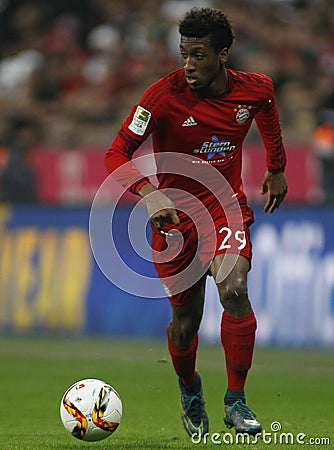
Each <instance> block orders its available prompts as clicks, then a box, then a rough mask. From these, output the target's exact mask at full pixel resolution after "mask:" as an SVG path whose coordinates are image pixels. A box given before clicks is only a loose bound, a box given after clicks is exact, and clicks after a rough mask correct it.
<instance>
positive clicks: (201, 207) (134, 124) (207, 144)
mask: <svg viewBox="0 0 334 450" xmlns="http://www.w3.org/2000/svg"><path fill="white" fill-rule="evenodd" d="M179 32H180V36H181V38H180V55H181V62H182V68H181V69H179V70H176V71H174V72H172V73H170V74H168V75H167V76H165V77H163V78H162V79H160V80H158V81H157V82H156V83H154V84H153V85H151V86H150V87H149V88H148V89H147V90H146V92H144V94H143V95H142V97H141V99H140V101H139V103H138V104H136V105H135V106H134V107H133V109H132V111H131V113H130V115H129V116H128V118H127V119H126V120H125V121H124V122H123V124H122V127H121V129H120V131H119V132H118V134H117V136H116V137H115V139H114V141H113V142H112V144H111V146H110V148H109V150H108V151H107V153H106V157H105V165H106V168H107V170H108V171H109V172H110V173H113V172H114V176H115V177H116V178H117V179H118V181H119V182H120V183H122V184H123V186H124V187H129V188H130V190H131V191H132V192H133V193H136V194H139V195H140V196H142V197H144V199H145V202H146V206H147V210H148V214H149V216H150V219H151V224H152V249H153V253H154V263H155V267H156V269H157V272H158V275H159V278H160V279H161V281H162V283H163V285H164V287H165V290H166V293H167V296H168V298H169V301H170V303H171V307H172V319H171V321H170V323H169V324H168V326H167V339H168V348H169V352H170V355H171V359H172V362H173V365H174V369H175V372H176V374H177V376H178V380H179V387H180V391H181V408H182V419H183V424H184V426H185V429H186V431H187V432H188V434H189V435H190V436H191V435H194V436H195V435H196V436H200V435H201V436H203V435H204V433H207V432H208V430H209V421H208V416H207V413H206V409H205V401H204V398H203V390H202V382H201V378H200V375H199V373H198V372H197V371H196V352H197V346H198V330H199V327H200V323H201V319H202V314H203V304H204V296H205V281H206V277H207V276H208V275H209V276H212V277H213V278H214V280H215V282H216V284H217V288H218V292H219V297H220V301H221V304H222V306H223V309H224V311H223V313H222V321H221V342H222V346H223V349H224V353H225V363H226V371H227V380H228V385H227V390H226V393H225V396H224V405H225V406H224V408H225V418H224V420H225V424H226V425H227V426H228V427H230V428H231V427H235V429H236V432H237V433H248V434H256V433H259V432H261V429H262V428H261V424H260V423H259V422H258V421H257V419H256V415H255V413H254V412H253V411H252V410H251V409H250V408H249V406H248V405H247V404H246V397H245V391H244V388H245V382H246V377H247V373H248V371H249V369H250V367H251V362H252V355H253V348H254V340H255V330H256V326H257V324H256V318H255V316H254V312H253V310H252V306H251V303H250V300H249V298H248V292H247V274H248V271H249V270H250V266H251V257H252V254H251V242H250V233H249V227H250V225H251V224H252V223H253V222H254V219H253V213H252V209H251V208H250V206H249V205H248V204H247V199H246V195H245V193H244V190H243V185H242V180H241V159H242V145H243V141H244V138H245V136H246V134H247V132H248V130H249V128H250V125H251V123H252V121H253V119H255V121H256V124H257V126H258V129H259V131H260V133H261V136H262V140H263V143H264V147H265V152H266V164H267V171H266V172H265V174H264V178H263V185H262V194H267V201H266V204H265V207H264V209H265V211H266V212H267V211H269V212H271V213H272V212H274V211H275V210H276V209H277V208H278V207H279V206H280V204H281V202H282V201H283V199H284V197H285V195H286V193H287V183H286V178H285V175H284V169H285V165H286V154H285V149H284V146H283V143H282V137H281V129H280V122H279V116H278V109H277V104H276V99H275V94H274V89H273V83H272V80H271V79H270V78H269V77H268V76H266V75H264V74H262V73H245V72H240V71H237V70H231V69H227V68H226V66H225V63H226V61H227V60H228V57H229V53H230V47H231V45H232V42H233V40H234V35H233V30H232V27H231V24H230V22H229V21H228V19H227V17H226V16H225V14H224V13H223V12H222V11H221V10H219V9H212V8H193V9H191V10H190V11H188V12H187V13H186V14H185V16H184V17H183V19H182V20H181V21H180V22H179ZM150 135H152V143H153V150H154V155H155V158H156V163H157V179H158V182H159V184H158V186H155V184H154V183H152V182H151V181H150V178H148V177H145V176H143V175H142V174H141V173H140V172H139V171H138V169H137V167H136V165H135V163H134V161H135V158H134V157H133V154H134V152H135V151H136V150H137V149H138V147H139V146H140V145H141V143H142V142H143V141H145V140H146V139H147V138H148V137H149V136H150ZM122 167H124V170H123V171H122V170H121V168H122ZM233 202H234V203H233ZM231 205H232V206H231ZM233 205H234V206H233ZM238 209H239V212H240V214H239V215H238ZM208 215H209V218H208ZM189 267H190V270H188V269H189ZM224 268H225V269H224Z"/></svg>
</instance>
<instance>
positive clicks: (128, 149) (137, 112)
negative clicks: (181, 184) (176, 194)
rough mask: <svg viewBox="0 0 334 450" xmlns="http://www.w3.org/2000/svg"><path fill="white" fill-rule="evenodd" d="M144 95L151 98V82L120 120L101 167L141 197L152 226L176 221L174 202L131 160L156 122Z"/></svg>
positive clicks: (156, 115)
mask: <svg viewBox="0 0 334 450" xmlns="http://www.w3.org/2000/svg"><path fill="white" fill-rule="evenodd" d="M152 91H153V95H152ZM147 98H150V99H151V98H153V99H154V85H153V86H151V88H149V90H148V91H146V93H144V95H143V96H142V98H141V100H140V103H139V104H138V105H135V106H134V107H133V109H132V111H131V113H130V115H129V116H128V118H127V119H126V120H125V121H124V122H123V124H122V128H121V129H120V131H119V132H118V133H117V135H116V137H115V139H114V141H113V142H112V144H111V146H110V147H109V149H108V151H107V152H106V155H105V167H106V169H107V171H108V172H109V173H110V174H112V175H113V177H114V178H115V179H116V180H117V181H118V182H119V183H120V184H121V185H122V186H123V187H124V188H125V189H129V190H130V191H131V192H132V193H134V194H138V195H141V196H142V197H143V198H144V199H145V202H146V206H147V210H148V214H149V217H150V219H151V220H152V222H153V225H154V226H155V227H156V228H163V227H165V226H166V225H170V224H174V225H178V224H179V218H178V216H177V212H176V210H175V207H174V203H173V202H172V201H171V200H170V199H169V198H168V197H167V196H166V195H165V194H163V192H161V191H159V190H158V189H157V188H156V187H155V186H154V185H153V184H152V183H151V182H150V180H149V179H148V178H147V177H145V176H144V175H143V174H142V173H141V172H140V171H139V170H138V169H137V168H136V166H135V164H133V162H132V157H133V154H134V153H135V151H136V150H137V149H138V147H139V146H140V145H141V144H142V143H143V142H144V141H145V140H146V139H147V137H148V136H149V135H150V134H151V133H152V132H153V130H154V128H155V127H156V126H157V124H158V119H157V117H158V114H156V108H155V109H153V107H152V110H151V108H150V104H149V103H148V101H147ZM156 104H157V102H155V105H156ZM142 105H144V106H142Z"/></svg>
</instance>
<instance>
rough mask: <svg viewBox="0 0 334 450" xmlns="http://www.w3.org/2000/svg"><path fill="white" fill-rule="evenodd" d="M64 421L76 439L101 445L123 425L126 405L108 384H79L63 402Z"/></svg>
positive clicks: (69, 392)
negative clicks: (123, 404)
mask: <svg viewBox="0 0 334 450" xmlns="http://www.w3.org/2000/svg"><path fill="white" fill-rule="evenodd" d="M60 417H61V420H62V422H63V424H64V427H65V428H66V429H67V430H68V431H69V432H70V433H71V434H72V436H74V437H76V438H77V439H81V440H83V441H100V440H101V439H105V438H107V437H108V436H110V435H111V434H112V433H114V432H115V430H116V429H117V427H118V425H119V424H120V422H121V418H122V401H121V399H120V396H119V395H118V393H117V392H116V391H115V389H114V388H113V387H112V386H110V385H109V384H108V383H105V382H104V381H101V380H96V379H86V380H81V381H77V382H76V383H74V384H73V385H72V386H71V387H70V388H68V389H67V391H66V392H65V394H64V396H63V398H62V400H61V403H60Z"/></svg>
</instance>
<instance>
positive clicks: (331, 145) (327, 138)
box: [313, 109, 334, 203]
mask: <svg viewBox="0 0 334 450" xmlns="http://www.w3.org/2000/svg"><path fill="white" fill-rule="evenodd" d="M320 116H321V117H320V124H319V125H318V127H317V128H316V130H315V132H314V135H313V145H314V151H315V153H316V155H317V157H318V161H319V166H320V167H319V169H320V181H321V185H322V200H323V202H325V203H334V110H330V109H326V110H323V111H322V113H321V115H320Z"/></svg>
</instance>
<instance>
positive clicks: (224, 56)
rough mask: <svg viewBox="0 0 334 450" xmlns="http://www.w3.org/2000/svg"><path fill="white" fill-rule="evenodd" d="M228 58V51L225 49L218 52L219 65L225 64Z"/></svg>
mask: <svg viewBox="0 0 334 450" xmlns="http://www.w3.org/2000/svg"><path fill="white" fill-rule="evenodd" d="M229 56H230V49H229V48H227V47H225V48H223V49H222V50H221V51H220V52H219V61H220V64H225V63H226V61H227V60H228V58H229Z"/></svg>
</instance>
